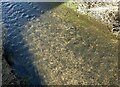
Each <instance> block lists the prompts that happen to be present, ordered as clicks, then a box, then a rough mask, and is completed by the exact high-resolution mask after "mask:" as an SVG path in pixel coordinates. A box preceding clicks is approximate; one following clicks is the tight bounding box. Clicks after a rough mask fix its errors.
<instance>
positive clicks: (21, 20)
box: [2, 2, 54, 84]
mask: <svg viewBox="0 0 120 87" xmlns="http://www.w3.org/2000/svg"><path fill="white" fill-rule="evenodd" d="M53 7H54V6H53V5H52V3H42V2H41V3H30V2H29V3H27V2H24V3H22V2H20V3H15V2H14V3H6V2H3V3H2V20H3V23H4V24H3V26H4V28H3V31H4V33H3V35H4V38H3V47H4V51H5V55H6V57H7V60H8V62H9V63H10V64H11V66H12V67H13V69H14V72H15V73H16V74H17V76H20V77H21V76H22V77H23V78H26V79H28V81H29V83H30V84H40V81H41V78H42V77H40V75H38V73H37V71H36V69H35V68H34V66H33V64H32V59H34V57H33V54H32V53H30V52H29V51H28V50H29V47H28V45H27V42H25V41H24V40H23V36H22V35H21V34H20V32H22V30H23V26H24V25H25V24H26V23H27V22H28V21H31V20H33V19H35V18H36V17H38V16H40V14H43V13H44V12H46V11H47V10H50V9H51V8H53Z"/></svg>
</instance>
